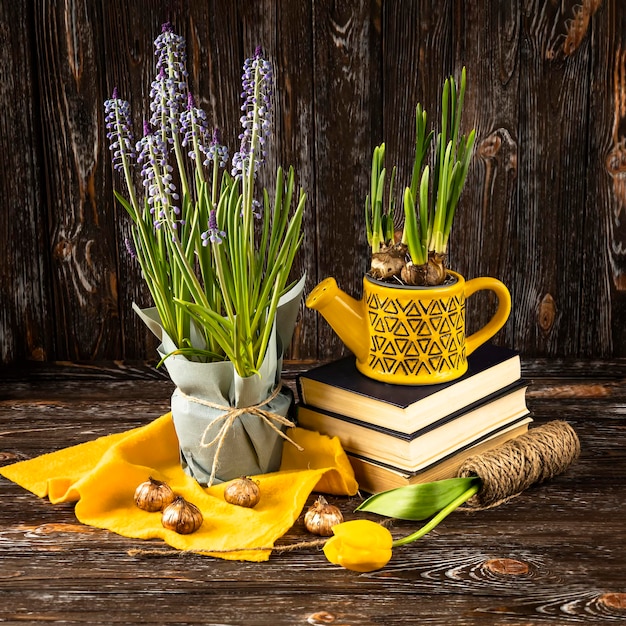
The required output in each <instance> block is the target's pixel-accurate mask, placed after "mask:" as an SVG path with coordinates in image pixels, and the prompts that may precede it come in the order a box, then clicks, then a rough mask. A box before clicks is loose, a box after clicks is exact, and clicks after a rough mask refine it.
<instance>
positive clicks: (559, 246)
mask: <svg viewBox="0 0 626 626" xmlns="http://www.w3.org/2000/svg"><path fill="white" fill-rule="evenodd" d="M168 20H169V21H171V22H172V23H173V24H174V26H175V28H176V30H177V32H180V33H181V34H183V35H185V37H186V39H187V44H188V53H189V66H190V83H191V87H192V90H193V91H194V93H195V94H196V98H197V100H198V102H199V103H200V105H201V106H202V107H204V108H205V110H206V111H207V114H208V117H209V120H210V123H211V124H214V125H217V126H219V127H221V128H222V129H223V133H224V136H225V139H226V140H227V141H228V143H229V144H230V146H231V150H232V149H233V148H234V147H235V146H236V142H235V138H236V135H237V133H238V116H239V111H238V106H239V86H238V83H239V77H240V73H241V64H242V62H243V60H244V58H245V56H247V55H249V54H250V53H251V52H252V51H253V50H254V48H255V46H256V45H257V44H259V43H260V44H262V45H263V46H264V48H265V49H266V51H267V53H268V54H269V57H270V58H271V60H272V61H273V63H274V66H275V70H276V75H277V80H278V89H277V95H276V116H275V119H276V131H277V141H276V142H275V143H274V145H273V146H272V148H271V150H270V155H269V158H268V161H269V163H268V165H269V167H268V169H267V171H268V172H271V171H272V170H273V169H275V166H276V165H277V164H278V163H281V164H283V165H289V164H293V165H294V166H295V168H296V171H297V174H298V181H299V183H300V184H301V185H302V186H304V187H305V188H306V189H307V191H308V196H309V202H308V213H307V216H306V220H305V229H306V243H305V245H304V248H303V250H302V252H301V254H300V257H299V259H298V262H297V271H306V272H307V276H308V282H307V291H308V290H310V289H311V288H312V287H313V286H314V285H315V284H316V283H317V282H318V281H319V280H321V279H322V278H324V277H326V276H328V275H334V276H335V277H336V278H337V280H338V282H339V284H340V286H342V287H343V288H344V289H345V290H346V291H348V292H349V293H351V294H353V295H355V296H357V297H359V296H360V293H361V276H362V273H363V271H364V269H365V267H366V245H365V237H364V233H363V231H362V228H361V216H362V210H363V209H362V206H363V200H364V196H365V194H366V192H367V189H368V183H369V165H370V157H371V150H372V148H373V146H374V145H375V144H376V143H378V142H380V141H381V140H383V139H384V140H385V141H386V142H387V145H388V155H389V159H390V161H391V160H393V161H396V162H397V163H398V165H399V180H400V181H402V180H405V181H406V177H407V176H408V172H409V167H410V159H411V155H410V147H411V144H412V141H413V123H414V122H413V112H414V107H415V104H416V103H417V102H418V101H421V102H422V103H423V104H424V105H425V106H426V108H427V109H428V111H429V113H430V117H431V120H436V119H437V118H438V116H439V104H438V100H439V93H440V88H441V84H442V81H443V79H444V78H445V76H446V75H448V74H449V73H452V72H454V73H456V74H457V75H458V73H459V72H460V68H461V67H462V66H463V65H465V66H466V67H467V70H468V75H469V89H468V93H467V97H466V112H465V118H464V126H465V128H466V129H467V128H469V127H470V126H472V125H473V126H475V127H476V128H477V135H478V138H477V149H476V156H475V159H474V162H473V167H472V169H471V173H470V178H469V182H468V186H467V189H466V192H465V194H464V196H463V199H462V205H461V207H460V209H459V214H458V219H457V222H456V228H455V231H454V233H453V240H452V246H451V262H452V265H453V266H454V267H455V268H456V269H458V270H459V271H460V272H461V273H463V274H464V275H465V276H466V277H467V278H471V277H474V276H478V275H494V276H497V277H499V278H501V279H502V280H503V281H504V282H505V283H506V284H507V285H508V286H509V287H510V289H511V292H512V295H513V307H514V313H513V316H512V318H511V319H510V321H509V322H508V324H507V326H506V327H505V329H504V330H503V331H502V332H501V333H500V334H499V335H498V338H497V341H498V342H500V343H503V344H506V345H510V346H513V347H516V348H518V349H520V350H521V351H522V352H523V353H524V354H525V355H527V356H559V357H567V356H578V357H585V356H593V357H608V356H626V255H625V249H626V148H625V147H624V146H625V137H626V104H625V103H626V5H624V3H622V2H620V1H619V0H561V1H560V2H544V1H543V0H507V1H506V2H501V1H498V0H490V1H486V2H469V1H463V0H437V1H434V0H352V1H338V0H337V1H332V0H315V1H311V0H310V1H309V2H305V1H303V2H287V1H284V2H283V1H280V0H254V1H253V2H250V1H249V0H238V1H233V0H178V1H176V0H171V1H170V2H161V1H156V0H136V1H135V0H133V1H132V2H131V1H130V0H89V1H87V2H79V1H78V0H66V1H65V2H52V1H51V0H50V1H48V0H32V1H28V0H23V1H20V2H3V3H0V44H1V45H0V72H1V76H0V172H1V178H0V193H1V194H2V199H3V202H2V207H1V209H0V212H1V213H0V214H1V215H2V219H1V222H0V229H1V230H0V237H2V246H0V290H1V291H0V297H1V300H2V305H1V307H0V362H1V363H4V364H13V363H23V362H27V361H29V360H45V361H55V360H68V361H77V360H79V361H92V360H107V359H128V360H132V359H144V358H152V356H153V349H154V340H153V339H152V338H151V336H150V335H149V333H147V331H146V330H145V329H144V328H143V327H142V325H141V324H140V323H139V321H138V320H137V318H136V316H135V315H134V314H133V313H132V310H131V302H132V301H137V302H139V303H140V304H143V305H147V304H149V298H148V295H147V291H146V289H145V287H144V285H143V284H142V281H141V277H140V274H139V272H138V268H137V267H136V265H134V264H133V262H132V261H131V260H130V259H129V258H128V256H127V255H126V253H125V250H124V246H123V240H124V237H125V236H126V235H127V234H128V223H127V220H126V218H125V215H124V213H123V210H121V209H120V208H119V207H117V206H115V204H114V201H113V195H112V189H113V186H114V185H116V186H118V187H119V181H117V180H116V179H115V178H114V176H113V175H112V171H111V167H110V164H109V151H108V147H107V145H106V139H105V130H104V123H103V111H102V102H103V101H104V99H106V98H107V97H108V96H109V95H110V93H111V91H112V89H113V87H114V86H117V87H118V88H119V89H120V92H121V93H122V94H123V96H124V97H126V98H128V99H129V100H130V101H131V104H132V107H133V111H134V116H135V120H136V124H137V128H140V121H141V117H142V115H143V113H144V111H145V110H146V107H147V94H148V91H149V84H150V81H151V79H152V75H153V71H154V70H153V57H152V42H153V40H154V38H155V37H156V35H157V34H158V33H159V32H160V25H161V23H162V22H164V21H168ZM265 180H266V181H267V182H268V184H269V182H270V177H268V176H267V175H266V178H265ZM473 300H474V302H473V304H472V305H471V306H470V309H469V318H470V320H471V324H470V326H471V325H472V324H473V325H474V326H476V325H478V324H479V323H482V322H484V321H485V320H486V318H487V317H488V315H489V307H490V306H491V305H492V304H493V303H492V302H491V301H490V299H489V297H488V296H476V297H475V298H474V299H473ZM343 351H344V348H343V347H342V346H341V344H340V342H339V341H338V340H337V338H336V336H335V335H334V333H333V332H332V331H331V330H330V328H329V327H328V325H327V324H326V323H325V322H324V321H322V320H320V319H319V318H318V316H317V314H315V313H313V312H310V311H307V310H305V309H304V307H303V309H302V315H301V319H300V321H299V324H298V328H297V330H296V336H295V340H294V343H293V345H292V348H291V352H290V357H291V358H292V359H294V360H308V359H326V358H331V357H335V356H339V355H340V354H342V353H343Z"/></svg>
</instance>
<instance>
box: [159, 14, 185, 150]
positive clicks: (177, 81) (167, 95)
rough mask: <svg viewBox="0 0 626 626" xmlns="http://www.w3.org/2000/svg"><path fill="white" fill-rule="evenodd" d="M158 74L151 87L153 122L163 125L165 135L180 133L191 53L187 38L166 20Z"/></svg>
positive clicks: (160, 46) (161, 41)
mask: <svg viewBox="0 0 626 626" xmlns="http://www.w3.org/2000/svg"><path fill="white" fill-rule="evenodd" d="M154 47H155V55H156V59H157V62H156V69H157V77H156V78H155V80H154V81H153V82H152V85H151V86H150V99H151V103H150V110H151V111H152V117H151V118H150V121H151V122H152V124H153V126H154V127H155V128H159V129H160V132H161V134H162V136H163V137H164V138H165V137H169V141H170V142H172V141H173V140H172V134H176V133H178V132H179V118H180V113H181V111H183V110H184V108H185V102H186V100H187V76H188V72H187V68H186V63H187V53H186V50H185V39H184V38H183V37H181V36H180V35H177V34H176V33H174V32H173V30H172V25H171V24H170V23H169V22H166V23H165V24H163V26H162V32H161V34H160V35H159V36H158V37H157V38H156V39H155V41H154Z"/></svg>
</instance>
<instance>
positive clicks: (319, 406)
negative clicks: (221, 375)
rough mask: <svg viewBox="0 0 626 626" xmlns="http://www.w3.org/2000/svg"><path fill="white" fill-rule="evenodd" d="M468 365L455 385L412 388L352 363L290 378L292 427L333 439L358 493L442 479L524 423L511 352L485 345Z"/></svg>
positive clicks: (520, 383)
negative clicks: (294, 392) (294, 407)
mask: <svg viewBox="0 0 626 626" xmlns="http://www.w3.org/2000/svg"><path fill="white" fill-rule="evenodd" d="M468 362H469V367H468V371H467V373H466V374H465V375H464V376H462V377H461V378H459V379H457V380H455V381H451V382H448V383H442V384H437V385H415V386H407V385H391V384H388V383H381V382H379V381H375V380H372V379H370V378H368V377H366V376H364V375H363V374H361V373H360V372H359V371H358V370H357V369H356V366H355V361H354V357H346V358H344V359H339V360H338V361H334V362H332V363H328V364H325V365H322V366H319V367H316V368H313V369H311V370H309V371H308V372H305V373H303V374H301V375H300V376H299V377H298V379H297V385H298V392H299V395H300V404H299V406H298V423H299V425H300V426H302V427H304V428H308V429H310V430H315V431H317V432H321V433H323V434H326V435H329V436H336V437H338V438H339V440H340V442H341V444H342V446H343V448H344V450H345V451H346V452H347V453H348V457H349V458H350V461H351V463H352V466H353V469H354V472H355V475H356V477H357V480H358V482H359V485H360V487H361V488H362V489H363V490H365V491H370V492H374V493H375V492H377V491H381V490H385V489H389V488H393V487H396V486H402V485H405V484H411V483H414V482H428V481H431V480H439V479H441V478H450V477H452V476H454V474H455V472H456V470H457V469H458V467H460V465H461V463H462V462H463V461H464V460H465V459H466V458H468V457H469V456H471V455H472V454H476V453H477V452H480V451H484V450H487V449H490V448H492V447H495V446H497V445H501V444H502V443H504V442H505V441H507V440H509V439H511V438H513V437H516V436H518V435H520V434H522V433H524V432H526V431H527V429H528V425H529V424H530V423H531V422H532V419H531V418H530V416H529V411H528V408H527V406H526V389H527V386H528V382H527V381H525V380H523V379H522V378H521V363H520V358H519V354H518V353H517V352H515V351H513V350H509V349H507V348H501V347H498V346H494V345H490V344H487V345H484V346H481V347H480V348H478V349H477V350H476V351H475V352H474V353H473V354H472V355H470V357H469V359H468Z"/></svg>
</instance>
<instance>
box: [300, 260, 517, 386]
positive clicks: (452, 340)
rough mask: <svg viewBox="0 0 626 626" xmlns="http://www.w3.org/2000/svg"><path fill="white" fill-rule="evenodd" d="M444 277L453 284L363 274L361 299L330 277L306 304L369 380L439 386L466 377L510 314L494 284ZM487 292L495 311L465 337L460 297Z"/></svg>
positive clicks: (505, 293)
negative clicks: (470, 361) (471, 358)
mask: <svg viewBox="0 0 626 626" xmlns="http://www.w3.org/2000/svg"><path fill="white" fill-rule="evenodd" d="M448 274H449V275H450V277H451V281H450V283H449V284H445V285H442V286H438V287H408V286H404V285H397V286H396V285H392V284H390V283H383V282H381V281H378V280H375V279H372V278H370V277H369V276H365V277H364V279H363V299H362V300H360V301H359V300H355V299H354V298H352V297H351V296H349V295H348V294H346V293H345V292H343V291H341V289H339V287H338V286H337V282H336V281H335V279H334V278H327V279H325V280H323V281H322V282H321V283H320V284H319V285H317V287H315V289H313V291H312V292H311V293H310V294H309V297H308V298H307V301H306V305H307V306H308V307H309V308H311V309H314V310H316V311H319V312H320V313H321V314H322V315H323V316H324V318H325V319H326V321H327V322H328V323H329V324H330V325H331V327H332V328H333V330H334V331H335V332H336V333H337V335H339V338H340V339H341V340H342V341H343V342H344V344H345V345H346V346H347V347H348V348H349V349H350V350H351V351H352V352H353V353H354V354H355V356H356V366H357V368H358V370H359V371H360V372H362V373H363V374H365V375H366V376H368V377H369V378H374V379H376V380H380V381H383V382H387V383H393V384H396V385H424V384H434V383H442V382H446V381H449V380H454V379H455V378H459V377H460V376H462V375H463V374H464V373H465V372H466V371H467V357H468V355H470V354H471V353H472V352H473V351H474V350H475V349H476V348H477V347H478V346H480V345H482V344H483V343H485V342H486V341H488V340H489V339H491V337H493V336H494V335H495V334H496V333H497V332H498V331H499V330H500V329H501V328H502V327H503V326H504V324H505V322H506V321H507V319H508V317H509V314H510V312H511V295H510V293H509V290H508V289H507V288H506V286H505V285H504V284H503V283H502V282H500V281H499V280H497V279H495V278H489V277H481V278H473V279H472V280H469V281H465V279H464V278H463V277H462V276H461V275H460V274H457V273H456V272H451V271H448ZM484 289H486V290H491V291H494V292H495V294H496V295H497V297H498V308H497V310H496V312H495V314H494V315H493V317H492V318H491V320H490V321H489V322H488V323H487V324H486V325H485V326H483V327H482V328H481V329H480V330H478V331H476V332H475V333H473V334H472V335H470V336H469V337H466V336H465V299H466V298H468V297H469V296H471V295H472V294H474V293H476V292H477V291H481V290H484Z"/></svg>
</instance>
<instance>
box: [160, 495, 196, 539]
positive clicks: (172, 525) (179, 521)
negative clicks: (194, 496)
mask: <svg viewBox="0 0 626 626" xmlns="http://www.w3.org/2000/svg"><path fill="white" fill-rule="evenodd" d="M203 521H204V518H203V517H202V513H201V512H200V509H199V508H198V507H197V506H196V505H195V504H192V503H191V502H188V501H187V500H185V498H183V497H182V496H177V497H176V498H175V499H174V501H173V502H172V503H171V504H170V505H168V506H167V507H165V509H163V514H162V515H161V524H162V525H163V528H167V529H169V530H174V531H176V532H177V533H178V534H179V535H189V534H191V533H194V532H196V530H198V528H200V526H202V522H203Z"/></svg>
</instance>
